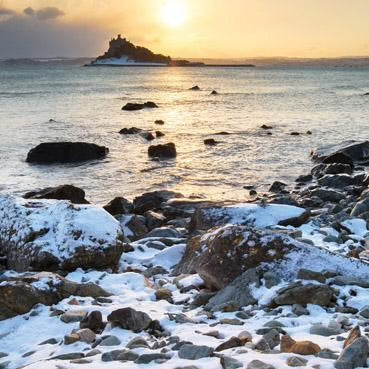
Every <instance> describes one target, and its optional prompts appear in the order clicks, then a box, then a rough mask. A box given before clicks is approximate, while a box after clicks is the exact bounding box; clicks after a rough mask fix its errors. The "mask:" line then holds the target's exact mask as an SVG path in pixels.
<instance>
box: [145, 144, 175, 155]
mask: <svg viewBox="0 0 369 369" xmlns="http://www.w3.org/2000/svg"><path fill="white" fill-rule="evenodd" d="M148 154H149V156H151V157H158V158H168V159H170V158H175V157H176V156H177V151H176V146H175V145H174V143H172V142H169V143H167V144H164V145H152V146H150V147H149V149H148Z"/></svg>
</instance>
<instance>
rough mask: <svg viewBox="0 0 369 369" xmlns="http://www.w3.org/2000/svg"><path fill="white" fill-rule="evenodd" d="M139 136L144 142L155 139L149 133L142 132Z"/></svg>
mask: <svg viewBox="0 0 369 369" xmlns="http://www.w3.org/2000/svg"><path fill="white" fill-rule="evenodd" d="M140 136H141V137H142V138H144V139H145V140H146V141H152V140H154V139H155V136H154V135H153V134H152V133H151V132H142V133H140Z"/></svg>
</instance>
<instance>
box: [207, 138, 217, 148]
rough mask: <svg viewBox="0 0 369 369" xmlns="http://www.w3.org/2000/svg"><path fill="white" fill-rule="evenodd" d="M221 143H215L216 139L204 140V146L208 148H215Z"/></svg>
mask: <svg viewBox="0 0 369 369" xmlns="http://www.w3.org/2000/svg"><path fill="white" fill-rule="evenodd" d="M218 143H219V142H218V141H215V140H214V138H206V139H205V140H204V145H206V146H215V145H217V144H218Z"/></svg>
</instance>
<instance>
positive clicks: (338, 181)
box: [318, 174, 363, 188]
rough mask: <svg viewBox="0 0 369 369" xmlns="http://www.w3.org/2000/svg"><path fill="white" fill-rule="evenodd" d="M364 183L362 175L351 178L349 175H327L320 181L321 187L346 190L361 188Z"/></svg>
mask: <svg viewBox="0 0 369 369" xmlns="http://www.w3.org/2000/svg"><path fill="white" fill-rule="evenodd" d="M362 181H363V178H362V176H361V175H359V176H350V175H348V174H326V175H325V176H323V177H321V178H319V179H318V184H319V186H324V187H330V188H344V187H347V186H353V185H357V186H360V185H361V183H362Z"/></svg>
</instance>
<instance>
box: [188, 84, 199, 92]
mask: <svg viewBox="0 0 369 369" xmlns="http://www.w3.org/2000/svg"><path fill="white" fill-rule="evenodd" d="M190 90H191V91H200V87H199V86H198V85H195V86H193V87H191V88H190Z"/></svg>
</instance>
